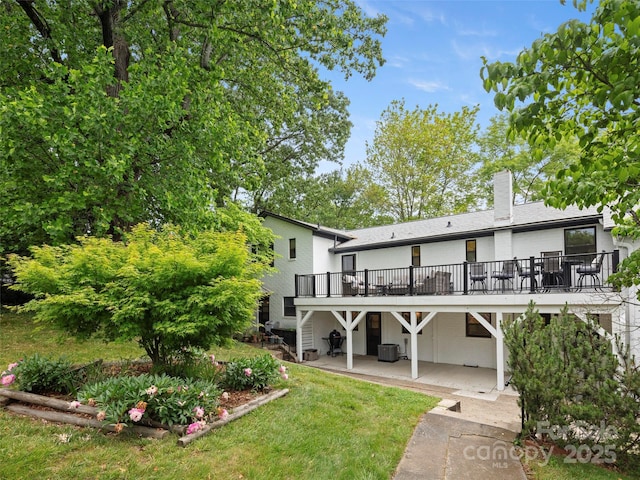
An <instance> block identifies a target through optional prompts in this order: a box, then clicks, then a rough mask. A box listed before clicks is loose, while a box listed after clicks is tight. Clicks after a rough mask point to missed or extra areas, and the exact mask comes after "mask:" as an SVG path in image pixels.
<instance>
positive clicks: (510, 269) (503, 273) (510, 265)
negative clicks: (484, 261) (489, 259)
mask: <svg viewBox="0 0 640 480" xmlns="http://www.w3.org/2000/svg"><path fill="white" fill-rule="evenodd" d="M516 263H517V262H515V261H514V260H505V261H504V262H502V270H500V271H499V272H493V273H492V274H491V278H493V289H494V290H496V283H497V282H500V290H501V291H503V292H504V290H505V288H504V286H505V283H506V282H509V283H510V284H511V289H512V290H513V279H514V278H515V276H516V266H515V264H516Z"/></svg>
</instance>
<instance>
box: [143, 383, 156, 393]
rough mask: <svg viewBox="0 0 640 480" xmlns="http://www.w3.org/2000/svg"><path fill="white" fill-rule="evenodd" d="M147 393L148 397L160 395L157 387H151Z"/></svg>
mask: <svg viewBox="0 0 640 480" xmlns="http://www.w3.org/2000/svg"><path fill="white" fill-rule="evenodd" d="M145 392H146V393H147V395H155V394H156V393H158V387H156V386H155V385H151V386H150V387H149V388H147V389H146V390H145Z"/></svg>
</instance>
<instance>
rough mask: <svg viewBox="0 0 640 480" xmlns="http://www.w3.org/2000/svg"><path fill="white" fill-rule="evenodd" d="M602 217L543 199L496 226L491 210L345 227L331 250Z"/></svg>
mask: <svg viewBox="0 0 640 480" xmlns="http://www.w3.org/2000/svg"><path fill="white" fill-rule="evenodd" d="M600 219H602V214H601V213H598V211H597V209H596V208H588V209H582V210H580V209H579V208H577V207H575V206H569V207H567V208H566V209H565V210H559V209H556V208H551V207H547V206H545V205H544V203H543V202H533V203H525V204H522V205H514V206H513V218H512V221H511V223H510V224H508V225H506V226H500V227H496V226H495V223H494V211H493V210H483V211H478V212H470V213H462V214H458V215H449V216H446V217H437V218H430V219H426V220H415V221H412V222H406V223H397V224H393V225H384V226H379V227H369V228H363V229H358V230H349V231H347V232H346V233H347V234H348V235H351V237H353V239H352V240H348V241H345V242H344V243H341V244H340V245H337V246H336V247H334V248H333V249H331V251H333V252H349V251H358V250H371V249H376V248H385V247H390V246H402V245H411V244H416V243H430V242H440V241H445V240H455V239H463V238H474V237H482V236H488V235H493V232H495V231H498V230H504V229H511V230H513V231H514V232H525V231H532V230H544V229H549V228H559V227H570V226H578V225H588V224H593V223H596V222H598V221H599V220H600Z"/></svg>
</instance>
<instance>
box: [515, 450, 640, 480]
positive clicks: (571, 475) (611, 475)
mask: <svg viewBox="0 0 640 480" xmlns="http://www.w3.org/2000/svg"><path fill="white" fill-rule="evenodd" d="M528 467H529V469H530V474H529V478H531V479H533V480H587V479H588V480H632V479H637V478H640V477H639V474H638V473H637V472H636V473H631V472H630V473H628V474H623V473H620V472H616V471H613V470H609V469H606V468H604V467H601V466H598V465H592V464H590V463H578V462H576V463H568V462H567V461H566V459H565V457H562V456H555V455H554V456H552V457H551V458H550V459H549V463H548V464H547V465H541V461H540V459H539V460H536V461H531V462H529V463H528Z"/></svg>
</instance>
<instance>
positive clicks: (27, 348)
mask: <svg viewBox="0 0 640 480" xmlns="http://www.w3.org/2000/svg"><path fill="white" fill-rule="evenodd" d="M35 352H37V353H39V354H42V355H50V356H54V357H57V356H60V355H61V354H64V355H65V356H66V357H67V358H69V359H71V360H72V361H75V362H84V361H90V360H94V359H96V358H103V359H105V360H119V359H134V358H139V357H141V356H142V355H143V352H142V350H140V349H139V348H138V347H137V345H135V344H134V343H123V344H109V345H105V344H104V343H101V342H96V341H87V342H78V341H76V340H73V339H68V338H62V337H60V336H59V335H56V334H54V333H53V332H52V331H51V330H49V329H46V328H41V327H38V326H37V325H35V324H34V323H33V321H32V320H31V318H30V317H28V316H25V315H15V314H10V313H7V312H6V311H2V316H1V317H0V370H2V369H4V368H6V366H7V364H9V363H11V362H14V361H16V360H18V359H19V358H21V357H23V356H25V355H28V354H32V353H35ZM212 352H213V353H215V354H216V356H217V357H218V358H220V359H231V358H234V357H239V356H253V355H258V354H262V353H263V351H262V350H260V349H257V348H253V347H251V346H248V345H245V344H241V343H238V344H236V345H235V346H234V347H233V348H230V349H215V350H213V351H212ZM287 366H288V368H289V374H290V378H289V380H288V381H286V382H284V381H283V382H282V383H281V384H279V385H277V387H278V388H285V387H286V388H289V389H290V393H289V394H288V395H287V396H285V397H283V398H281V399H278V400H276V401H274V402H272V403H270V404H268V405H265V406H263V407H260V408H259V409H258V410H256V411H254V412H252V413H251V414H249V415H246V416H244V417H242V418H241V419H239V420H237V421H235V422H232V423H230V424H229V425H226V426H225V427H223V428H221V429H219V430H217V431H215V432H213V433H210V434H209V435H207V436H205V437H203V438H200V439H198V440H196V441H194V442H193V443H191V444H190V445H188V446H187V447H185V448H181V447H178V446H177V445H176V440H177V437H176V436H174V435H172V436H170V437H169V438H168V439H165V440H149V439H141V438H134V437H130V436H124V435H121V436H115V435H112V434H103V433H99V432H97V431H94V430H92V429H82V428H77V427H72V426H65V425H55V424H51V423H44V422H42V421H39V420H33V419H29V418H22V417H17V416H15V415H10V414H8V413H6V412H5V411H4V410H1V409H0V479H2V480H4V479H15V480H20V479H30V480H31V479H41V478H42V479H50V480H57V479H119V480H122V479H139V478H153V479H154V480H162V479H171V480H173V479H177V478H179V479H181V480H190V479H193V480H201V479H208V478H212V479H217V480H226V479H245V480H253V479H269V480H274V479H292V480H293V479H295V480H298V479H317V478H332V479H349V480H351V479H363V480H364V479H389V478H391V476H392V474H393V472H394V470H395V468H396V466H397V464H398V462H399V461H400V458H401V456H402V453H403V451H404V449H405V446H406V444H407V442H408V440H409V438H410V437H411V434H412V432H413V429H414V427H415V426H416V424H417V422H418V421H419V418H420V416H421V415H422V414H423V413H424V412H426V411H427V410H429V409H431V408H432V407H433V406H434V405H435V404H436V403H437V401H438V399H435V398H432V397H428V396H425V395H423V394H420V393H416V392H412V391H407V390H402V389H398V388H391V387H383V386H380V385H374V384H370V383H367V382H362V381H358V380H354V379H349V378H347V377H343V376H336V375H332V374H329V373H325V372H322V371H320V370H317V369H314V368H311V367H305V366H302V365H295V364H287ZM496 473H497V474H498V475H497V476H496V478H498V477H499V472H496ZM529 478H531V479H536V480H547V479H548V480H552V479H553V480H557V479H560V480H570V479H594V480H616V479H623V480H630V479H632V478H639V477H638V476H635V475H622V474H619V473H616V472H612V471H609V470H606V469H603V468H599V467H595V466H592V465H582V464H567V463H564V462H563V459H562V458H561V457H554V458H553V459H552V461H551V462H550V464H549V465H546V466H539V465H537V464H535V463H533V462H532V463H531V465H530V474H529Z"/></svg>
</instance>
